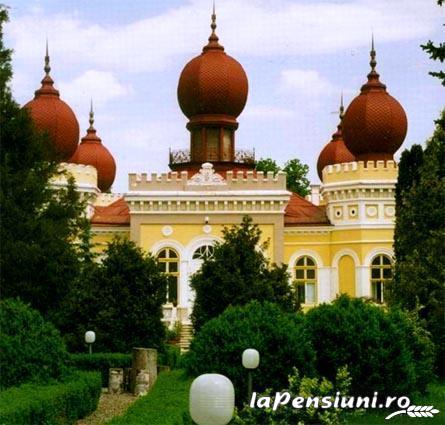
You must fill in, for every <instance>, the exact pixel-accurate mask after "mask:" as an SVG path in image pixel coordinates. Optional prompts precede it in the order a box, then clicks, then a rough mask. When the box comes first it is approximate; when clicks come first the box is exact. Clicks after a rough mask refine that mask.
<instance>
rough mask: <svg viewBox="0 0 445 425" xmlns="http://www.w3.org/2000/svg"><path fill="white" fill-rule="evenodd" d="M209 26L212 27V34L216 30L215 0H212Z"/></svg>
mask: <svg viewBox="0 0 445 425" xmlns="http://www.w3.org/2000/svg"><path fill="white" fill-rule="evenodd" d="M210 28H212V34H215V30H216V12H215V0H213V11H212V23H211V24H210Z"/></svg>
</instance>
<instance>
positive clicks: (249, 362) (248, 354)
mask: <svg viewBox="0 0 445 425" xmlns="http://www.w3.org/2000/svg"><path fill="white" fill-rule="evenodd" d="M242 361H243V366H244V367H245V368H246V369H247V370H248V373H247V397H248V399H247V401H248V402H249V400H250V399H251V398H252V370H253V369H256V368H257V367H258V365H259V364H260V353H258V351H257V350H255V349H253V348H248V349H247V350H244V351H243V356H242Z"/></svg>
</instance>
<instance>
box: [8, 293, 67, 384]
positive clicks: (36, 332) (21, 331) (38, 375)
mask: <svg viewBox="0 0 445 425" xmlns="http://www.w3.org/2000/svg"><path fill="white" fill-rule="evenodd" d="M0 352H1V353H2V354H1V357H0V370H1V374H0V379H1V388H8V387H10V386H12V385H20V384H22V383H24V382H28V381H33V382H37V381H38V382H40V383H47V382H49V381H50V380H52V379H60V378H61V377H62V376H63V375H64V374H65V373H66V371H67V368H66V366H65V360H66V358H67V355H68V353H67V351H66V348H65V344H64V343H63V340H62V337H61V336H60V334H59V332H58V330H57V329H56V328H55V327H54V326H53V325H52V324H51V323H50V322H47V321H45V320H44V319H43V317H42V316H41V315H40V313H39V312H37V311H36V310H33V309H32V308H30V307H29V306H27V305H25V304H23V303H22V302H21V301H19V300H13V299H5V300H2V301H1V302H0Z"/></svg>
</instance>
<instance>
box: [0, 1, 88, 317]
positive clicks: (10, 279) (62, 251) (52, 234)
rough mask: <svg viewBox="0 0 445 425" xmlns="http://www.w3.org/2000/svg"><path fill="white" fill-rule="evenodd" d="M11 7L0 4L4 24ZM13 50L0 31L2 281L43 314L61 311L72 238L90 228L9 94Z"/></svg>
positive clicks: (76, 254)
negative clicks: (57, 180)
mask: <svg viewBox="0 0 445 425" xmlns="http://www.w3.org/2000/svg"><path fill="white" fill-rule="evenodd" d="M6 20H7V11H6V9H5V7H4V6H1V5H0V25H1V26H2V29H3V24H4V23H5V22H6ZM10 55H11V51H10V50H7V49H5V47H4V45H3V33H1V34H0V58H1V59H2V61H1V65H0V96H1V98H0V128H1V149H0V204H1V206H2V207H1V209H0V221H1V227H0V239H1V241H2V243H1V244H0V268H1V270H2V273H1V274H0V284H1V287H2V290H3V296H4V297H13V298H15V297H20V298H21V299H22V300H23V301H25V302H29V303H30V304H31V305H32V306H33V307H35V308H37V309H38V310H39V311H41V312H42V313H45V314H46V313H48V314H49V315H51V313H52V312H54V311H55V310H57V309H58V307H59V303H60V301H61V299H62V298H63V297H64V296H65V295H66V293H67V292H68V288H69V287H70V285H71V284H72V282H73V281H74V279H75V278H77V276H78V273H79V269H80V265H81V261H80V259H81V252H80V249H79V247H78V246H77V245H76V244H73V243H72V242H73V241H74V240H77V239H80V238H81V237H82V234H83V232H84V231H85V229H86V228H87V226H88V223H87V220H86V218H85V217H84V214H83V212H84V204H83V203H82V202H80V200H79V194H78V193H77V192H76V190H75V186H74V180H73V179H69V184H68V185H67V186H66V187H65V188H62V189H56V188H54V187H51V185H50V183H49V182H50V180H51V179H52V178H54V177H55V176H60V174H61V173H60V172H59V171H58V165H57V164H56V163H55V162H51V161H47V160H46V159H47V158H48V152H49V149H50V148H49V146H50V144H49V141H48V138H47V136H46V135H45V134H41V133H39V132H37V131H36V130H35V128H34V127H33V123H32V121H31V119H30V117H29V116H28V113H27V111H26V110H23V109H20V108H19V105H17V104H16V103H15V102H14V100H13V98H12V95H11V91H10V87H9V82H10V78H11V75H12V69H11V58H10Z"/></svg>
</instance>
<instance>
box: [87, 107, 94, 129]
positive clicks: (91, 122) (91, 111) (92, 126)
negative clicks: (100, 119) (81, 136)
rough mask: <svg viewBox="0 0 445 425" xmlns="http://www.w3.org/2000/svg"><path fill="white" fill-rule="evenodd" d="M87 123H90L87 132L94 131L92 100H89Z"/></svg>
mask: <svg viewBox="0 0 445 425" xmlns="http://www.w3.org/2000/svg"><path fill="white" fill-rule="evenodd" d="M89 123H90V128H89V129H88V130H94V111H93V99H91V104H90V119H89Z"/></svg>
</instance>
